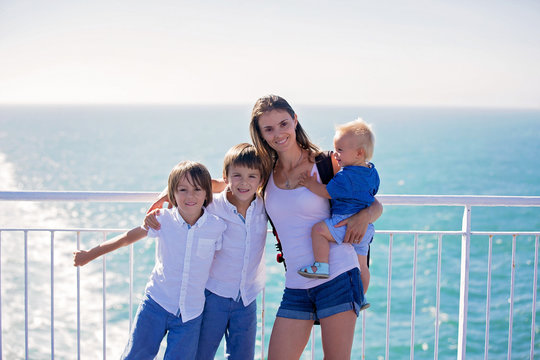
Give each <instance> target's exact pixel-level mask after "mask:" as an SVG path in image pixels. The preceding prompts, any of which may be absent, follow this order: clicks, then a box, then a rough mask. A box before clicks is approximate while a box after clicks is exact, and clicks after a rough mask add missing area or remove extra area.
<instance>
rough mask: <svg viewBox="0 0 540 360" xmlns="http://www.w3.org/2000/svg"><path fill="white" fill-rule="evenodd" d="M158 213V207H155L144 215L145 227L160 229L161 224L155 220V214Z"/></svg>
mask: <svg viewBox="0 0 540 360" xmlns="http://www.w3.org/2000/svg"><path fill="white" fill-rule="evenodd" d="M159 214H160V212H159V209H155V210H153V211H151V212H149V213H148V214H146V217H145V218H144V226H145V227H146V228H152V229H154V230H159V229H161V224H160V223H159V221H157V216H158V215H159Z"/></svg>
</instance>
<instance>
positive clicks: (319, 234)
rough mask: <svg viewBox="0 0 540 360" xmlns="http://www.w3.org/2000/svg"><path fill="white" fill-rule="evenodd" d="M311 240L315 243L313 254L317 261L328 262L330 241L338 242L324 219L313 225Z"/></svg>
mask: <svg viewBox="0 0 540 360" xmlns="http://www.w3.org/2000/svg"><path fill="white" fill-rule="evenodd" d="M311 242H312V245H313V255H314V256H315V261H318V262H322V263H327V264H328V256H329V253H330V243H329V242H336V241H335V240H334V238H333V237H332V234H330V230H328V226H326V223H325V222H324V221H321V222H318V223H316V224H315V225H313V228H312V229H311Z"/></svg>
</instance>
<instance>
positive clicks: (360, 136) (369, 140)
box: [336, 118, 375, 161]
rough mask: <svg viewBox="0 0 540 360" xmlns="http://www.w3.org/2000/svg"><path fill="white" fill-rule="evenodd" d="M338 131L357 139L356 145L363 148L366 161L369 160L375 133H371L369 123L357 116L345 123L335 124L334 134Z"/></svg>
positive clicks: (373, 145)
mask: <svg viewBox="0 0 540 360" xmlns="http://www.w3.org/2000/svg"><path fill="white" fill-rule="evenodd" d="M339 133H341V134H351V135H354V136H355V137H356V138H357V140H358V141H357V143H358V147H359V148H362V149H364V152H365V156H366V161H369V160H371V158H372V157H373V148H374V147H375V134H373V130H372V129H371V124H368V123H366V122H365V121H364V120H362V119H361V118H358V119H356V120H354V121H350V122H348V123H346V124H343V125H338V126H336V135H337V134H339Z"/></svg>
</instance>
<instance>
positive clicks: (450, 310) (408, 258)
mask: <svg viewBox="0 0 540 360" xmlns="http://www.w3.org/2000/svg"><path fill="white" fill-rule="evenodd" d="M295 110H296V111H297V113H298V116H299V120H300V121H301V123H302V125H303V126H304V127H305V128H306V130H307V131H308V133H309V134H310V136H311V138H312V140H313V141H314V142H315V143H317V144H319V145H320V146H321V147H322V148H325V149H331V147H332V138H333V132H334V131H333V129H334V125H335V124H338V123H342V122H347V121H350V120H353V119H355V118H356V117H358V116H361V117H362V118H364V119H365V120H366V121H368V122H369V123H372V124H373V128H374V131H375V133H376V146H375V154H374V158H373V162H374V163H375V165H376V166H377V169H378V171H379V174H380V177H381V186H380V193H381V194H427V195H444V194H454V195H526V196H532V195H534V196H538V195H540V160H539V154H540V141H539V140H538V139H539V138H540V111H538V110H489V109H450V108H384V107H323V106H301V105H300V106H296V109H295ZM250 111H251V106H250V105H245V106H241V105H238V106H2V107H0V190H74V191H79V190H81V191H82V190H92V191H155V192H158V191H161V190H162V189H163V188H164V187H165V186H166V182H167V176H168V173H169V171H170V169H171V168H172V167H173V166H174V165H175V164H176V163H178V162H179V161H180V160H184V159H191V160H196V161H201V162H203V163H204V164H205V165H207V166H208V168H209V170H210V172H211V174H212V175H213V176H214V177H220V176H221V171H222V170H221V166H222V165H221V162H222V157H223V155H224V153H225V152H226V151H227V149H228V148H230V147H231V146H232V145H234V144H236V143H239V142H246V141H247V142H249V141H250V138H249V131H248V122H249V116H250ZM147 206H148V204H130V203H127V204H125V203H88V204H75V203H55V202H49V203H45V202H24V203H13V202H4V203H2V202H0V228H15V227H33V228H35V227H37V228H43V227H46V228H55V227H84V228H94V227H98V226H99V227H105V228H116V229H118V228H126V229H127V228H132V227H134V226H136V225H138V224H139V223H140V222H141V220H142V219H143V217H144V212H145V210H146V208H147ZM462 213H463V209H462V208H460V207H413V206H410V207H404V206H386V207H385V209H384V214H383V215H382V217H381V218H380V219H379V220H378V221H377V223H376V224H375V225H376V229H378V230H398V229H400V230H409V229H410V230H460V229H461V218H462ZM472 229H473V230H476V231H481V230H486V231H487V230H489V231H538V230H540V209H538V208H487V207H486V208H476V207H475V208H473V211H472ZM1 236H2V237H1V248H0V250H1V260H2V263H1V286H2V317H1V320H2V328H3V330H2V351H3V355H4V356H5V357H6V358H10V359H11V358H22V357H24V262H23V258H24V251H23V249H24V248H23V242H24V237H23V235H22V233H8V232H3V233H2V234H1ZM101 241H103V238H102V236H100V235H96V234H84V233H83V234H82V235H81V248H89V247H92V246H94V245H96V244H97V243H99V242H101ZM273 243H274V239H273V237H272V236H271V235H269V236H268V245H267V255H266V261H267V263H268V266H269V267H268V271H269V274H270V276H269V280H268V283H267V287H266V308H265V310H266V320H265V321H266V323H265V329H266V330H265V332H266V334H265V343H266V345H267V344H268V340H269V336H270V332H271V328H272V323H273V319H274V316H275V311H276V309H277V306H278V305H279V301H280V297H281V292H282V289H283V282H284V281H283V280H284V279H283V268H282V266H281V265H280V264H277V263H276V262H275V261H274V259H275V251H274V250H273ZM28 244H29V250H28V258H29V275H28V277H29V281H30V284H31V286H30V288H29V294H28V298H29V304H30V312H29V334H30V339H29V349H30V350H29V352H30V357H31V358H32V359H47V358H50V353H51V349H50V338H51V334H50V314H51V306H50V304H51V299H50V297H51V295H50V291H49V288H50V283H51V279H50V273H49V266H50V257H51V250H50V249H51V238H50V234H49V233H47V232H37V233H30V235H29V237H28ZM388 244H389V238H388V236H387V235H384V234H377V235H376V236H375V239H374V242H373V244H372V258H371V268H370V269H371V283H370V288H369V292H368V294H367V297H368V300H369V301H370V303H371V304H372V307H371V308H370V309H369V310H368V311H367V312H366V328H365V331H366V340H365V351H366V358H367V359H383V358H384V352H385V321H386V300H387V299H386V293H387V290H386V282H387V273H388V262H387V261H388V260H387V259H388V249H389V246H388ZM418 244H419V245H418V264H417V276H418V278H417V283H416V286H417V290H416V313H415V314H416V326H415V344H414V355H415V358H417V359H432V358H433V347H434V336H435V324H434V322H435V306H436V303H435V301H436V299H435V294H436V293H435V284H436V276H437V246H438V245H437V239H436V238H435V237H434V236H419V243H418ZM413 246H414V238H413V237H411V236H405V235H403V236H395V237H394V243H393V251H392V259H393V265H392V298H391V319H390V358H392V359H402V358H407V357H408V356H409V353H410V321H411V305H412V301H411V297H412V287H411V285H412V259H413ZM76 247H77V239H76V236H75V235H74V234H73V233H66V234H62V233H58V234H57V235H56V237H55V239H54V251H53V252H52V255H53V256H54V262H55V266H54V284H55V297H54V313H55V317H54V318H55V324H54V325H55V333H54V340H55V354H56V357H57V358H60V359H72V358H76V321H77V320H76V310H77V309H76V302H75V300H76V292H77V290H76V270H75V269H74V268H73V267H72V265H71V253H72V251H73V250H75V249H76ZM487 249H488V239H487V238H485V237H473V238H472V240H471V268H470V290H469V296H470V298H469V313H468V332H467V353H468V355H469V358H473V359H476V358H480V357H482V356H483V353H484V330H485V306H486V304H485V302H486V300H485V295H486V281H487V280H486V276H487V275H486V271H487ZM442 251H443V257H442V275H441V282H442V289H441V315H440V338H439V358H440V359H448V358H455V357H456V353H457V350H456V349H457V324H458V309H459V264H460V237H458V236H446V237H444V238H443V243H442ZM511 251H512V237H510V236H496V237H495V238H494V240H493V265H492V269H493V273H492V286H491V296H492V298H491V304H490V310H491V318H490V349H489V353H490V358H493V359H499V358H503V357H506V352H507V347H508V324H507V321H508V317H509V303H508V299H509V294H510V265H511V264H510V261H509V259H510V256H511ZM134 252H135V266H134V272H135V274H134V276H135V286H134V293H135V299H134V304H133V308H132V309H131V311H135V309H136V306H137V303H138V299H139V298H140V295H141V294H142V292H143V289H144V285H145V283H146V280H147V278H148V275H149V274H150V272H151V269H152V266H153V261H154V246H153V243H152V242H151V241H146V240H143V241H140V242H138V243H136V244H135V247H134ZM127 264H128V251H127V250H126V249H121V250H119V251H117V252H116V253H113V254H110V255H108V256H107V264H106V267H107V277H106V283H107V324H108V326H107V349H106V355H107V357H108V358H118V356H119V354H120V353H121V352H122V349H123V347H124V346H125V343H126V341H127V335H128V327H129V320H128V319H129V316H128V314H129V311H130V309H129V305H128V302H127V294H128V276H127V274H128V266H127ZM102 265H103V263H102V261H95V262H93V263H91V264H89V265H87V266H86V267H84V268H82V269H81V298H82V300H81V323H82V336H81V354H82V356H83V357H85V358H90V359H93V358H101V357H102V356H103V354H102V350H101V346H102V345H101V344H102V331H101V320H102V313H101V291H102ZM533 267H534V237H530V236H521V237H518V239H517V247H516V288H515V304H514V326H513V337H512V339H513V341H512V349H513V355H512V358H513V359H514V358H515V359H525V358H528V354H529V345H530V328H531V316H532V314H531V309H532V304H531V301H532V282H533ZM44 269H45V270H44ZM538 299H540V297H537V305H536V308H537V314H536V317H537V319H538V318H539V317H540V313H539V312H540V310H539V309H540V300H538ZM259 304H260V303H259ZM360 320H361V318H360ZM360 320H359V321H358V323H357V330H356V332H357V334H356V337H355V343H354V348H353V354H354V355H353V358H355V359H359V358H360V353H361V347H362V341H361V330H362V329H361V327H362V322H361V321H360ZM316 332H317V337H319V330H318V329H317V331H316ZM535 332H536V339H537V340H536V344H535V354H539V353H540V325H538V320H537V324H536V326H535ZM258 352H259V350H258ZM222 353H223V352H222V351H220V352H218V355H219V356H221V354H222ZM259 354H260V352H259ZM257 356H259V355H257ZM308 356H309V345H308V349H307V350H306V352H305V355H304V357H306V358H307V357H308ZM218 358H222V357H218ZM315 358H316V359H322V351H321V344H320V340H319V339H317V341H316V356H315Z"/></svg>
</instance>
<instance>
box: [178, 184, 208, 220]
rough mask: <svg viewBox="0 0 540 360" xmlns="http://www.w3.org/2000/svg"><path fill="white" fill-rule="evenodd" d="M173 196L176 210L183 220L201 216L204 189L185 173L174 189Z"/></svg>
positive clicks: (204, 196)
mask: <svg viewBox="0 0 540 360" xmlns="http://www.w3.org/2000/svg"><path fill="white" fill-rule="evenodd" d="M174 198H175V200H176V203H177V205H178V211H179V212H180V215H182V217H183V218H184V220H185V221H187V222H190V223H191V221H192V220H195V221H196V220H197V219H198V218H199V217H200V216H201V209H202V207H203V205H204V201H205V199H206V191H204V189H203V188H202V187H200V186H199V185H197V184H195V183H194V181H193V179H192V178H191V177H190V176H189V175H186V176H185V177H183V178H182V179H181V180H180V181H179V182H178V186H177V187H176V190H175V191H174Z"/></svg>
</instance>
